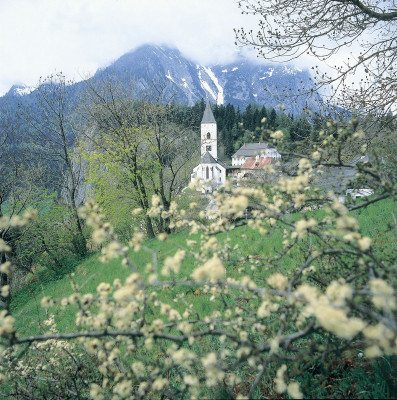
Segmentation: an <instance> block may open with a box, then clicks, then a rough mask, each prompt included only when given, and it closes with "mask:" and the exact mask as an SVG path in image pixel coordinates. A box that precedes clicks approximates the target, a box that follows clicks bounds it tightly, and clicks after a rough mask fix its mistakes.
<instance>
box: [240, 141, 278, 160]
mask: <svg viewBox="0 0 397 400" xmlns="http://www.w3.org/2000/svg"><path fill="white" fill-rule="evenodd" d="M269 148H270V147H269V144H268V143H265V142H263V143H244V144H243V145H242V146H241V147H240V148H239V149H238V150H237V151H236V152H235V153H234V154H233V157H241V156H242V157H252V156H256V155H260V154H261V152H262V151H264V150H266V149H269Z"/></svg>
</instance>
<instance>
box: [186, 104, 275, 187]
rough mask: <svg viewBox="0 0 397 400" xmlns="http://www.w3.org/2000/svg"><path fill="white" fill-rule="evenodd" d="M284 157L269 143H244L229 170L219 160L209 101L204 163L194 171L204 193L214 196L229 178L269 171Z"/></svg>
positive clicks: (203, 135) (193, 177)
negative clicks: (269, 166)
mask: <svg viewBox="0 0 397 400" xmlns="http://www.w3.org/2000/svg"><path fill="white" fill-rule="evenodd" d="M280 158H281V155H280V153H279V152H278V151H277V149H276V148H274V147H273V146H271V145H269V144H268V143H263V142H262V143H244V145H243V146H241V148H240V149H239V150H237V152H236V153H235V154H234V155H233V156H232V165H231V166H226V165H225V163H224V162H223V161H221V160H220V159H219V158H218V130H217V125H216V121H215V117H214V114H213V113H212V110H211V106H210V102H209V100H208V99H207V104H206V106H205V110H204V115H203V119H202V120H201V160H200V164H199V165H198V166H197V167H195V168H193V173H192V174H191V177H190V180H191V182H195V181H200V182H201V183H202V191H203V193H211V192H213V191H214V190H216V189H218V188H220V187H222V186H225V183H226V176H227V175H230V176H235V177H237V178H241V177H245V176H246V175H247V172H250V173H251V175H255V174H258V173H260V172H261V171H263V170H266V168H267V166H268V165H270V164H274V163H276V162H277V161H278V160H280Z"/></svg>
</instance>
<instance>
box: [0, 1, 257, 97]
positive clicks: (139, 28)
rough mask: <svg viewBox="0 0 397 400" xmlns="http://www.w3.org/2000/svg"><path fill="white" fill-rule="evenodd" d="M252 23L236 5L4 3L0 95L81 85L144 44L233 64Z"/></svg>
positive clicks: (0, 12)
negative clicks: (43, 83)
mask: <svg viewBox="0 0 397 400" xmlns="http://www.w3.org/2000/svg"><path fill="white" fill-rule="evenodd" d="M250 18H252V17H247V16H243V15H241V13H240V10H239V8H238V6H237V3H236V1H235V0H0V95H3V94H4V93H6V92H7V91H8V90H9V88H10V87H11V86H12V85H13V84H26V85H28V86H31V85H32V86H33V85H35V84H37V82H38V79H39V77H40V76H45V75H48V74H50V73H52V72H54V71H62V72H63V73H64V74H66V75H67V77H68V78H75V79H79V77H80V76H86V75H87V74H92V73H94V72H95V71H96V69H97V68H98V67H102V66H104V65H107V64H109V63H111V62H112V61H113V60H115V59H117V58H118V57H120V56H121V55H123V54H124V53H126V52H127V51H129V50H133V49H134V48H136V47H138V46H139V45H141V44H144V43H156V44H162V43H164V44H168V45H169V46H172V47H177V48H178V49H179V50H180V51H181V52H182V53H183V54H184V55H185V56H187V57H188V58H190V59H192V60H193V61H196V62H200V63H204V64H215V63H217V62H229V61H231V60H232V59H233V57H234V56H235V53H236V46H235V45H234V33H233V28H234V27H240V26H242V25H246V24H248V23H249V21H250ZM250 22H253V21H252V20H251V21H250Z"/></svg>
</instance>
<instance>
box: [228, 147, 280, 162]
mask: <svg viewBox="0 0 397 400" xmlns="http://www.w3.org/2000/svg"><path fill="white" fill-rule="evenodd" d="M257 156H259V157H261V158H273V159H274V160H276V161H277V160H279V159H280V158H281V154H280V153H279V152H278V151H277V149H276V148H274V147H271V146H270V145H269V144H268V143H265V142H262V143H261V142H259V143H244V144H243V145H242V146H241V147H240V148H239V149H238V150H237V151H236V153H234V154H233V156H232V166H241V165H243V164H244V163H245V162H246V161H247V158H252V157H254V158H256V157H257Z"/></svg>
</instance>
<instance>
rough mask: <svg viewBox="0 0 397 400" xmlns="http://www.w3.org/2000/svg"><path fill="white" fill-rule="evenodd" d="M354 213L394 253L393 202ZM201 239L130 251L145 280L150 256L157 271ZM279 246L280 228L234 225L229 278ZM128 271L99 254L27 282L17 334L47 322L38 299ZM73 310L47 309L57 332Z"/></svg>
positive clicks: (66, 326)
mask: <svg viewBox="0 0 397 400" xmlns="http://www.w3.org/2000/svg"><path fill="white" fill-rule="evenodd" d="M322 213H323V211H321V210H319V211H314V212H313V216H316V215H320V214H322ZM393 213H394V217H393ZM356 215H357V217H358V220H359V223H360V226H361V229H362V233H363V234H364V235H368V236H370V237H371V238H372V240H373V242H374V245H375V246H376V248H377V251H378V253H379V255H380V256H382V257H387V255H388V254H389V253H390V252H393V251H395V249H396V248H397V232H396V230H397V227H396V224H395V218H396V207H395V203H394V202H393V201H392V200H385V201H381V202H378V203H376V204H373V205H370V206H369V207H367V208H366V209H363V210H358V211H356ZM215 237H216V239H217V241H218V242H219V243H224V242H225V241H226V234H225V233H219V234H217V235H215ZM200 238H201V235H200V234H196V235H194V236H189V234H188V233H187V232H182V233H178V234H174V235H171V236H170V237H169V239H168V240H167V241H164V242H163V241H159V240H157V239H152V240H147V241H146V242H145V243H144V246H143V248H142V249H141V250H140V251H138V252H134V251H133V250H131V251H130V253H131V256H132V258H133V260H134V263H135V265H136V267H137V269H138V270H139V271H140V272H141V273H142V274H143V275H144V276H146V275H147V273H146V271H145V267H146V265H147V263H150V262H152V260H153V257H156V258H157V260H158V263H159V267H161V266H162V263H163V261H164V259H165V257H167V256H170V255H173V254H174V253H175V251H176V250H177V249H179V248H185V247H186V240H195V241H197V242H199V241H200ZM281 242H282V232H281V230H276V231H275V232H274V233H273V234H272V235H271V236H266V237H263V236H261V235H260V234H259V233H258V231H257V230H253V229H252V228H250V227H248V226H246V225H243V226H239V227H236V228H235V229H234V230H232V231H230V244H229V246H230V248H231V251H230V258H229V261H228V263H227V264H226V265H228V267H229V268H228V270H227V274H228V276H231V277H237V276H239V275H240V273H239V262H238V260H239V259H244V258H245V257H246V256H247V255H254V256H256V257H257V258H258V259H260V258H261V256H263V255H267V256H269V255H270V254H273V253H275V252H276V251H277V250H280V248H281ZM298 261H299V254H298V253H293V254H291V255H290V256H289V257H287V258H286V259H285V263H284V271H282V272H284V273H287V275H288V271H293V269H294V266H295V265H297V263H298ZM195 266H196V265H195V260H194V259H193V258H192V257H186V259H185V261H184V263H183V266H182V269H181V272H180V274H179V276H177V277H176V278H180V279H183V278H185V277H189V275H190V273H191V272H192V270H193V268H194V267H195ZM130 272H131V271H130V270H129V269H128V268H127V267H124V266H122V265H121V263H120V260H117V259H114V260H111V261H109V262H108V263H106V264H103V263H101V262H100V261H99V254H94V255H92V256H90V257H89V258H87V259H86V260H85V261H84V262H83V263H81V264H80V265H78V266H77V268H76V270H75V272H74V274H72V275H67V276H64V277H63V278H62V279H59V280H51V279H50V277H47V280H44V281H42V282H32V283H30V284H29V285H28V286H26V287H25V288H24V289H23V290H21V291H19V292H18V293H16V294H15V295H14V296H13V298H12V303H11V310H12V312H13V315H14V316H15V318H16V321H17V327H18V332H19V335H32V334H37V333H39V332H40V331H41V327H40V323H41V322H42V321H43V320H44V319H46V312H45V311H44V309H43V308H42V307H41V306H40V299H41V298H42V297H43V296H50V297H54V298H58V297H65V296H68V295H70V294H72V293H73V289H72V284H71V283H72V281H73V282H75V283H76V284H77V286H78V287H79V288H80V290H81V292H82V293H95V292H96V288H97V286H98V284H99V283H101V282H108V283H113V281H114V280H115V279H120V280H121V281H123V280H124V279H125V278H126V277H127V276H128V275H129V274H130ZM269 273H270V272H269V270H267V269H266V268H265V267H263V268H261V269H258V270H257V271H256V272H255V276H256V278H257V279H258V280H259V281H261V280H262V281H263V279H264V278H266V276H268V275H269ZM181 291H185V292H186V288H177V287H175V288H173V289H172V290H170V289H167V290H166V291H164V293H163V295H164V296H165V298H168V299H170V298H171V299H172V298H173V297H175V296H176V295H177V294H178V293H179V292H181ZM193 292H194V290H192V291H188V292H187V294H186V295H187V296H189V297H191V300H192V301H193V302H194V303H196V305H200V304H202V306H201V307H200V308H207V312H208V311H210V310H209V309H208V304H213V303H210V302H208V296H207V295H202V294H194V293H193ZM211 308H212V307H211ZM75 311H76V310H73V309H71V308H70V307H69V308H68V309H67V311H66V310H64V309H62V308H61V307H52V308H50V309H49V310H48V313H54V315H55V320H56V322H57V327H58V329H59V331H61V332H68V331H72V330H73V327H74V326H75V323H74V318H75Z"/></svg>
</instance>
